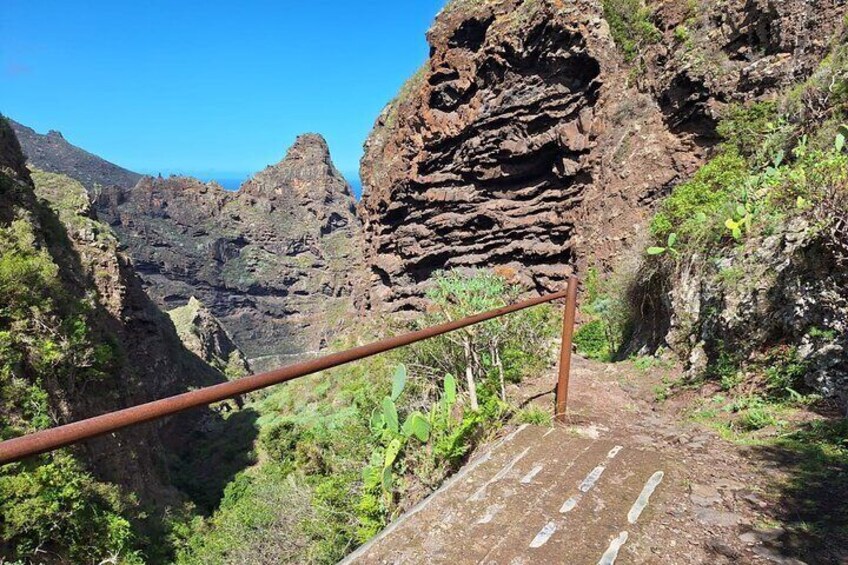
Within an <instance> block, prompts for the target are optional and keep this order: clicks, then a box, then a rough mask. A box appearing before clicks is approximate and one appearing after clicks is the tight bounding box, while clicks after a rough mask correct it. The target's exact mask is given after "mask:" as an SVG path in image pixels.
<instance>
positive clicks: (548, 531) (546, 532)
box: [530, 522, 557, 549]
mask: <svg viewBox="0 0 848 565" xmlns="http://www.w3.org/2000/svg"><path fill="white" fill-rule="evenodd" d="M556 531H557V526H556V523H555V522H548V523H547V524H545V527H543V528H542V529H541V530H539V533H538V534H536V537H535V538H533V541H531V542H530V548H531V549H537V548H539V547H542V546H543V545H545V544H546V543H548V540H549V539H551V536H552V535H554V533H555V532H556Z"/></svg>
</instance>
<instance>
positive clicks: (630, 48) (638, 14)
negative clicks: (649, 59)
mask: <svg viewBox="0 0 848 565" xmlns="http://www.w3.org/2000/svg"><path fill="white" fill-rule="evenodd" d="M603 7H604V18H606V20H607V23H609V26H610V32H611V33H612V38H613V40H614V41H615V43H616V45H618V48H619V49H621V51H622V52H623V53H624V58H625V59H626V60H628V61H632V60H634V59H635V58H636V57H637V56H638V55H639V53H640V51H641V49H642V48H643V47H644V46H645V45H648V44H651V43H656V42H657V41H659V40H660V39H661V38H662V36H661V34H660V32H659V30H658V29H657V28H656V26H655V25H654V24H653V23H652V22H651V15H652V14H651V10H650V9H649V8H648V7H646V6H645V4H644V2H642V0H604V1H603Z"/></svg>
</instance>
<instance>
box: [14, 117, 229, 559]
mask: <svg viewBox="0 0 848 565" xmlns="http://www.w3.org/2000/svg"><path fill="white" fill-rule="evenodd" d="M0 293H2V295H3V297H4V299H3V301H2V304H0V423H1V424H2V425H0V436H1V437H3V438H8V437H14V436H18V435H21V434H24V433H27V432H31V431H35V430H37V429H43V428H46V427H49V426H52V425H57V424H61V423H65V422H69V421H75V420H79V419H82V418H86V417H90V416H94V415H97V414H101V413H103V412H107V411H111V410H115V409H119V408H123V407H126V406H130V405H134V404H139V403H142V402H146V401H149V400H153V399H156V398H160V397H163V396H167V395H171V394H176V393H179V392H183V391H185V390H187V389H188V388H189V387H196V386H199V385H203V384H211V383H214V382H220V381H222V380H224V376H223V375H222V374H221V373H220V372H218V371H216V370H214V369H212V368H211V367H210V366H209V365H207V364H205V363H203V362H202V361H201V360H200V359H199V358H198V357H197V356H195V355H194V354H192V353H190V352H189V351H187V350H186V349H185V348H184V347H183V346H182V344H181V342H180V340H179V338H178V336H177V334H176V332H175V330H174V327H173V325H172V324H171V323H170V321H169V319H168V318H167V317H166V316H165V315H164V314H163V313H162V312H161V311H160V310H158V309H157V308H156V306H155V305H154V304H153V303H152V302H151V300H150V299H149V298H148V297H147V295H146V294H145V293H144V291H143V290H142V288H141V283H140V281H139V279H138V278H137V277H136V275H135V274H134V273H133V271H132V268H131V266H130V264H129V261H128V259H127V258H126V257H125V256H124V255H123V254H122V253H120V252H119V251H118V241H117V239H116V238H115V236H114V234H113V233H112V232H111V230H109V229H108V227H107V226H104V225H103V224H101V223H99V222H98V221H97V220H96V219H95V217H94V215H93V213H92V211H91V206H90V203H89V200H88V196H87V194H86V192H85V189H84V188H83V186H82V185H81V184H79V183H78V182H76V181H73V180H72V179H69V178H67V177H64V176H62V175H57V174H54V173H46V172H42V171H35V172H33V173H32V175H30V172H29V171H28V170H27V169H26V168H25V167H24V157H23V155H22V154H21V150H20V146H19V144H18V143H17V140H16V139H15V137H14V133H13V132H12V130H11V128H10V127H9V126H8V125H7V124H6V122H5V120H2V119H0ZM198 418H208V419H212V420H215V419H216V418H217V419H220V418H218V417H217V416H216V415H215V414H214V413H212V412H210V411H208V410H201V411H196V412H193V413H189V414H187V415H185V416H180V417H175V418H173V419H171V420H170V421H166V422H158V423H151V424H146V425H142V426H137V427H134V428H130V429H127V430H125V431H122V432H120V433H116V434H114V435H111V436H105V437H102V438H97V439H93V440H90V441H87V442H84V443H82V444H79V445H77V446H74V447H72V448H68V449H65V450H62V451H60V452H56V453H53V454H50V455H45V456H40V457H36V458H32V459H30V460H29V461H27V462H25V463H20V464H12V465H8V466H4V467H3V469H2V470H0V494H2V496H0V524H2V525H0V528H2V536H0V537H2V539H3V541H2V543H0V560H2V559H3V558H9V559H11V560H12V561H15V560H17V559H24V560H30V559H32V560H41V559H42V557H39V556H38V555H41V554H40V553H38V554H37V552H43V551H46V552H49V553H51V554H54V555H56V556H58V557H57V559H59V560H61V559H65V560H67V561H69V562H91V561H98V560H101V559H106V558H108V557H109V556H110V555H113V554H117V555H120V556H122V557H124V558H128V559H129V558H131V557H133V556H134V555H136V553H135V552H136V550H139V549H144V550H145V551H147V550H150V551H149V556H151V557H153V556H154V555H156V550H155V547H154V546H157V545H159V543H158V542H156V543H155V544H150V543H149V542H146V541H145V539H144V538H145V536H146V535H151V534H152V532H156V535H157V536H158V535H161V531H159V528H160V525H158V523H157V520H158V518H157V517H161V516H162V514H163V513H164V511H165V507H166V506H168V505H175V504H182V503H183V502H184V500H185V497H184V496H183V495H182V494H181V493H180V492H179V491H178V490H177V489H175V488H174V487H173V486H172V484H171V480H170V477H169V476H168V472H167V471H166V470H165V465H166V460H167V458H168V457H172V456H174V455H175V453H176V452H175V450H172V449H168V448H166V446H165V444H164V443H163V441H162V439H161V436H160V432H161V431H162V430H163V428H165V427H168V426H173V429H175V430H191V429H194V427H195V422H196V420H197V419H198ZM164 435H165V436H166V437H170V436H172V435H173V433H167V434H164ZM139 500H141V501H143V502H142V503H139ZM150 528H154V529H153V530H151V529H150ZM57 562H58V561H57Z"/></svg>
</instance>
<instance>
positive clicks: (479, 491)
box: [468, 447, 530, 502]
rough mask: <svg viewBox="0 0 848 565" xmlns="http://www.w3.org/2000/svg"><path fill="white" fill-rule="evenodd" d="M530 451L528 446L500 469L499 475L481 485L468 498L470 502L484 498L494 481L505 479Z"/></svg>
mask: <svg viewBox="0 0 848 565" xmlns="http://www.w3.org/2000/svg"><path fill="white" fill-rule="evenodd" d="M529 451H530V448H529V447H528V448H527V449H525V450H524V451H522V452H521V453H519V454H518V455H517V456H516V457H515V458H514V459H513V460H512V461H510V462H509V463H507V465H506V467H504V468H503V469H501V470H500V471H498V473H497V475H495V476H494V477H492V478H491V479H489V480H488V481H486V483H485V484H484V485H483V486H481V487H480V488H479V489H477V492H475V493H474V494H472V495H471V496H470V497H469V498H468V500H469V501H470V502H476V501H478V500H482V499H484V498H486V489H488V488H489V487H490V486H491V485H492V484H493V483H496V482H498V481H499V480H501V479H503V478H504V477H505V476H507V475H508V474H509V473H510V471H512V469H513V467H515V465H516V464H517V463H518V462H519V461H521V460H522V459H524V457H525V456H526V455H527V453H528V452H529Z"/></svg>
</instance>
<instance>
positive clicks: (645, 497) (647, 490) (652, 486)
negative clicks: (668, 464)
mask: <svg viewBox="0 0 848 565" xmlns="http://www.w3.org/2000/svg"><path fill="white" fill-rule="evenodd" d="M663 477H665V473H663V472H662V471H657V472H656V473H654V474H653V475H651V478H650V479H648V482H647V483H645V486H644V487H643V488H642V492H641V493H640V494H639V498H637V499H636V502H634V503H633V506H632V507H631V508H630V512H628V513H627V521H628V522H630V523H631V524H635V523H636V520H638V519H639V516H641V515H642V512H643V511H644V510H645V507H646V506H648V502H649V501H650V499H651V495H652V494H654V491H655V490H657V487H658V486H660V483H661V482H662V480H663Z"/></svg>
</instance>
